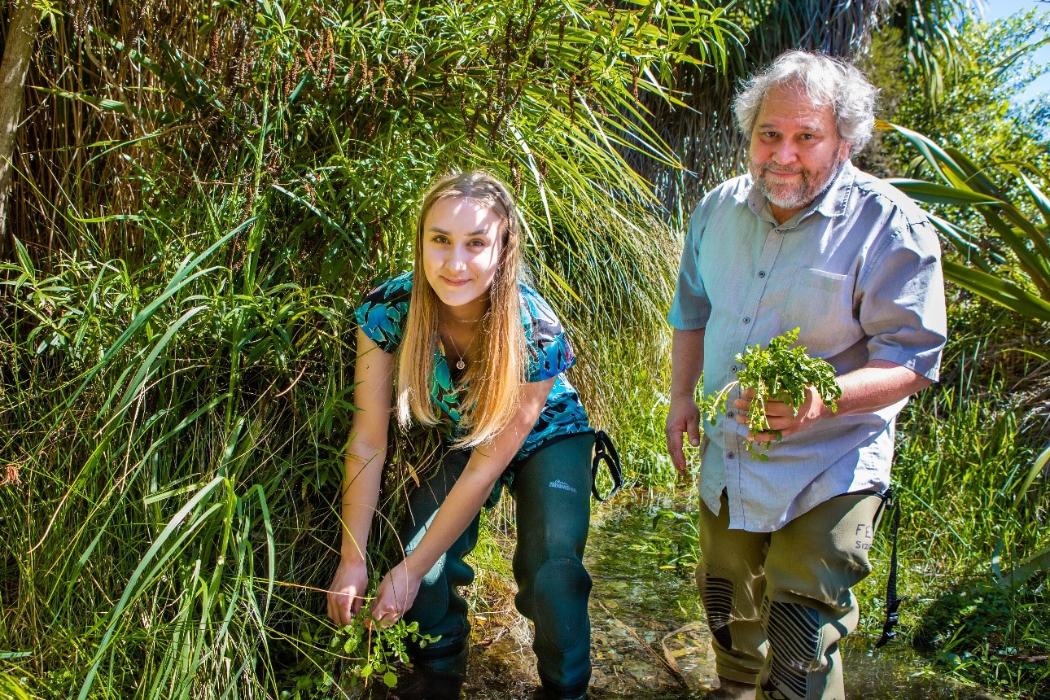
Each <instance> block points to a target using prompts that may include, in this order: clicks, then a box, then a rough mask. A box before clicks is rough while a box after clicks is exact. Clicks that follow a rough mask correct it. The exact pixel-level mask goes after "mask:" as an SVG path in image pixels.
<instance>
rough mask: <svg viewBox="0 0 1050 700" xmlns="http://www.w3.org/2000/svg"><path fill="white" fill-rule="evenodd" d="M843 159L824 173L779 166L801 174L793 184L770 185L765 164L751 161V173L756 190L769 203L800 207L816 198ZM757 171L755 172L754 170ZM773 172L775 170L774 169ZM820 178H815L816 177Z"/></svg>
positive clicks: (837, 170)
mask: <svg viewBox="0 0 1050 700" xmlns="http://www.w3.org/2000/svg"><path fill="white" fill-rule="evenodd" d="M843 162H844V161H838V162H836V163H835V164H834V165H833V166H832V167H830V168H828V170H827V172H826V173H820V172H816V173H814V172H813V171H811V170H805V169H801V168H800V169H794V168H791V169H784V168H781V169H780V172H782V173H785V174H787V173H798V174H799V175H801V177H800V178H799V180H798V182H796V183H795V184H775V185H771V184H770V183H768V182H767V181H766V172H767V171H768V170H770V167H769V166H768V165H766V164H763V165H756V164H754V163H752V169H751V175H752V177H753V178H754V180H755V184H756V185H758V191H759V192H761V193H762V196H763V197H765V198H766V199H767V200H768V201H769V203H770V204H772V205H773V206H775V207H780V208H781V209H801V208H802V207H805V206H806V205H808V204H809V203H811V202H812V201H813V200H814V199H816V198H817V195H819V194H820V193H821V192H823V191H824V189H825V188H826V187H827V186H828V185H829V184H830V183H831V181H832V180H833V179H835V175H837V174H838V172H839V168H840V167H841V166H842V163H843ZM756 170H757V171H758V172H757V173H756V172H755V171H756ZM773 172H774V173H775V172H777V170H776V169H774V170H773ZM818 177H819V178H820V179H819V180H817V179H816V178H818Z"/></svg>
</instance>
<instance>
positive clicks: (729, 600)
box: [696, 571, 733, 649]
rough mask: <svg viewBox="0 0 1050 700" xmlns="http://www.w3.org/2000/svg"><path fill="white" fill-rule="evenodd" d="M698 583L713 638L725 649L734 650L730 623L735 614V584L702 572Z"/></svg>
mask: <svg viewBox="0 0 1050 700" xmlns="http://www.w3.org/2000/svg"><path fill="white" fill-rule="evenodd" d="M696 582H697V584H698V586H699V588H700V600H701V601H703V604H704V611H705V612H706V613H707V626H708V627H709V628H710V629H711V636H713V637H714V638H715V641H717V642H718V643H719V644H721V645H722V647H723V648H724V649H732V648H733V635H732V634H731V633H730V630H729V623H730V621H731V620H732V613H733V582H732V581H730V580H729V579H727V578H719V577H717V576H710V575H707V574H704V573H702V572H700V571H697V573H696Z"/></svg>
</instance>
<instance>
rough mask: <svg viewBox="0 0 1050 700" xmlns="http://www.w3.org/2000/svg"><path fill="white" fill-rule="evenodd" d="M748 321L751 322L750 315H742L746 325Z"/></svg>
mask: <svg viewBox="0 0 1050 700" xmlns="http://www.w3.org/2000/svg"><path fill="white" fill-rule="evenodd" d="M749 323H751V317H750V316H744V325H747V324H749Z"/></svg>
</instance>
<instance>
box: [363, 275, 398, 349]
mask: <svg viewBox="0 0 1050 700" xmlns="http://www.w3.org/2000/svg"><path fill="white" fill-rule="evenodd" d="M411 295H412V273H411V272H405V273H403V274H401V275H398V276H397V277H393V278H391V279H388V280H387V281H386V282H383V283H382V284H381V285H379V286H378V287H376V288H375V289H373V290H372V291H370V292H369V293H368V294H366V295H365V298H364V300H363V301H362V302H361V305H360V306H358V307H357V308H356V309H354V318H355V319H357V323H358V325H359V326H360V327H361V330H362V331H363V332H364V334H365V335H367V336H368V337H369V338H371V339H372V340H373V341H374V342H375V344H376V345H378V346H379V349H380V350H382V351H383V352H388V353H392V352H394V351H395V350H397V347H398V346H399V345H400V344H401V338H402V337H403V335H404V330H405V319H406V318H407V317H408V302H409V299H410V298H411Z"/></svg>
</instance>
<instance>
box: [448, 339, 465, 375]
mask: <svg viewBox="0 0 1050 700" xmlns="http://www.w3.org/2000/svg"><path fill="white" fill-rule="evenodd" d="M448 342H450V343H452V349H453V350H455V351H456V357H458V358H459V360H457V361H456V369H458V370H459V371H460V372H462V371H463V368H464V367H466V366H467V363H466V362H465V361H464V360H463V355H462V353H460V351H459V347H457V346H456V341H455V340H453V339H452V336H451V335H449V336H448Z"/></svg>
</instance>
